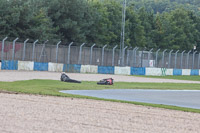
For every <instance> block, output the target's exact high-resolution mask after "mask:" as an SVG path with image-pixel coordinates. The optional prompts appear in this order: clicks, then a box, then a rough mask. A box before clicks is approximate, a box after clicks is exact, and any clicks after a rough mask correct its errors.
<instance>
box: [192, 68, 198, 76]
mask: <svg viewBox="0 0 200 133" xmlns="http://www.w3.org/2000/svg"><path fill="white" fill-rule="evenodd" d="M190 75H192V76H197V75H199V70H197V69H191V73H190Z"/></svg>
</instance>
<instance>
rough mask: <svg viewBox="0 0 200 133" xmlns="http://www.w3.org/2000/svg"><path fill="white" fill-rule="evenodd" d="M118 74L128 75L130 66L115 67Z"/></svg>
mask: <svg viewBox="0 0 200 133" xmlns="http://www.w3.org/2000/svg"><path fill="white" fill-rule="evenodd" d="M114 74H119V75H130V74H131V68H130V67H115V73H114Z"/></svg>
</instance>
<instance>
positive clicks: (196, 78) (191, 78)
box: [134, 75, 200, 81]
mask: <svg viewBox="0 0 200 133" xmlns="http://www.w3.org/2000/svg"><path fill="white" fill-rule="evenodd" d="M134 76H135V75H134ZM137 77H145V78H161V79H178V80H190V81H200V76H137Z"/></svg>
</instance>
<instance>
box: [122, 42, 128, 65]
mask: <svg viewBox="0 0 200 133" xmlns="http://www.w3.org/2000/svg"><path fill="white" fill-rule="evenodd" d="M127 48H128V46H126V47H125V48H124V49H123V57H122V66H124V59H125V52H126V49H127Z"/></svg>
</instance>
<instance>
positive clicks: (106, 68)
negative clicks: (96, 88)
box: [98, 66, 115, 74]
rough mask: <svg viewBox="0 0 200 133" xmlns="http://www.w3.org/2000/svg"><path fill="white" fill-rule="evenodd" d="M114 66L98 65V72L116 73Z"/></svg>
mask: <svg viewBox="0 0 200 133" xmlns="http://www.w3.org/2000/svg"><path fill="white" fill-rule="evenodd" d="M114 72H115V67H114V66H98V73H100V74H114Z"/></svg>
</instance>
